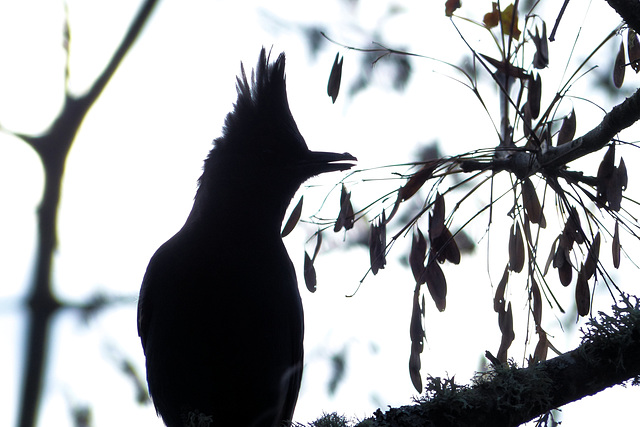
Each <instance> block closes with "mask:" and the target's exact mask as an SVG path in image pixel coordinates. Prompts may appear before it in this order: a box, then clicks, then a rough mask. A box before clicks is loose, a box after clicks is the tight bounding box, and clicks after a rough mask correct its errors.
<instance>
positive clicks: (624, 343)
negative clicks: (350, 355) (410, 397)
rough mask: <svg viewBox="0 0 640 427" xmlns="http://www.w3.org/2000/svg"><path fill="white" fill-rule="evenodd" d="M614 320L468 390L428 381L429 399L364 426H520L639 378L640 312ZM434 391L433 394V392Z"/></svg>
mask: <svg viewBox="0 0 640 427" xmlns="http://www.w3.org/2000/svg"><path fill="white" fill-rule="evenodd" d="M613 310H614V316H608V315H606V314H603V313H600V318H599V319H598V320H597V321H596V320H595V319H592V320H591V321H590V322H589V327H588V330H587V332H586V333H585V335H584V337H583V342H582V344H581V345H580V346H579V347H578V348H576V349H575V350H572V351H570V352H567V353H565V354H563V355H562V356H558V357H556V358H554V359H550V360H547V361H544V362H541V363H539V364H537V365H534V366H531V367H529V368H522V369H517V368H509V367H498V368H497V369H496V370H495V371H491V372H489V373H485V374H484V375H481V376H479V377H478V378H476V380H475V384H474V385H473V386H472V387H462V386H456V385H455V384H454V383H453V381H452V380H445V381H444V382H441V381H440V379H433V378H432V379H430V381H431V390H432V394H433V397H432V398H431V399H429V400H426V401H424V402H420V403H419V404H417V405H412V406H403V407H401V408H393V409H390V410H389V411H387V412H385V413H383V412H382V411H380V410H378V411H377V412H376V413H375V414H374V417H373V418H371V419H367V420H365V421H364V422H363V424H362V425H366V426H375V427H404V426H407V427H409V426H438V427H446V426H457V427H464V426H479V425H491V426H504V427H507V426H518V425H520V424H522V423H525V422H527V421H530V420H532V419H533V418H536V417H537V416H539V415H542V414H545V413H546V412H548V411H550V410H551V409H554V408H558V407H560V406H562V405H565V404H567V403H569V402H573V401H576V400H579V399H581V398H583V397H586V396H589V395H593V394H596V393H598V392H600V391H602V390H604V389H606V388H608V387H611V386H613V385H616V384H620V383H623V382H624V381H627V380H629V379H635V380H636V381H637V380H638V376H640V307H639V305H638V301H637V300H636V301H635V304H633V305H632V304H631V303H630V302H629V300H624V301H623V302H622V303H621V305H620V306H615V307H614V308H613ZM433 390H436V391H433Z"/></svg>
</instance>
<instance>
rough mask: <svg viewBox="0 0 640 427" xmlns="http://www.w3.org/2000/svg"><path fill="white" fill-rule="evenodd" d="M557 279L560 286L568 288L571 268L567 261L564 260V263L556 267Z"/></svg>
mask: <svg viewBox="0 0 640 427" xmlns="http://www.w3.org/2000/svg"><path fill="white" fill-rule="evenodd" d="M558 277H560V283H561V284H562V286H569V284H570V283H571V279H572V278H573V267H572V266H571V263H570V262H569V260H568V259H566V258H565V260H564V263H563V264H562V265H561V266H559V267H558Z"/></svg>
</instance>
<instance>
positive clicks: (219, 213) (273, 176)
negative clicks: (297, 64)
mask: <svg viewBox="0 0 640 427" xmlns="http://www.w3.org/2000/svg"><path fill="white" fill-rule="evenodd" d="M268 61H269V59H268V57H267V55H266V53H265V51H264V49H263V50H262V51H261V54H260V59H259V62H258V66H257V69H256V72H255V73H254V74H252V79H251V83H252V84H251V85H249V82H248V81H247V78H246V75H245V73H244V69H243V70H242V74H241V76H240V77H239V78H238V83H237V87H238V100H237V102H236V104H235V108H234V111H233V112H232V113H230V114H229V115H228V116H227V119H226V121H225V127H224V130H223V136H222V137H221V138H218V139H216V140H215V141H214V148H213V149H212V150H211V152H210V154H209V156H208V157H207V159H206V160H205V166H204V171H203V174H202V177H201V178H200V182H199V188H198V191H197V193H196V197H195V201H194V206H193V208H192V210H191V213H190V215H189V217H188V218H187V221H186V222H185V224H184V226H183V227H182V229H181V230H180V231H179V232H178V233H177V234H176V235H174V236H173V237H172V238H171V239H169V240H168V241H167V242H166V243H164V244H163V245H162V246H161V247H160V248H159V249H158V250H157V251H156V253H155V254H154V255H153V257H152V258H151V261H150V262H149V266H148V267H147V271H146V273H145V276H144V278H143V282H142V287H141V291H140V298H139V302H138V333H139V335H140V337H141V340H142V346H143V349H144V351H145V356H146V365H147V381H148V384H149V391H150V394H151V397H152V399H153V402H154V404H155V407H156V410H157V412H158V413H159V414H160V415H161V416H162V418H163V421H164V422H165V424H166V425H167V426H169V427H182V426H190V425H204V426H207V425H209V426H232V425H233V426H247V427H275V426H278V427H279V426H280V425H281V424H282V423H283V422H287V421H290V420H291V418H292V416H293V410H294V408H295V404H296V401H297V397H298V391H299V388H300V380H301V376H302V364H303V334H304V319H303V311H302V303H301V300H300V294H299V291H298V284H297V280H296V275H295V270H294V267H293V264H292V263H291V260H290V259H289V256H288V254H287V251H286V249H285V247H284V244H283V242H282V239H281V237H280V228H281V225H282V220H283V218H284V214H285V211H286V208H287V206H288V205H289V203H290V201H291V198H292V197H293V195H294V194H295V192H296V191H297V189H298V188H299V186H300V184H302V182H304V181H305V180H306V179H308V178H309V177H311V176H313V175H317V174H319V173H323V172H329V171H336V170H344V169H348V168H350V167H351V166H352V164H351V163H336V162H341V161H345V160H346V161H349V160H355V158H354V157H353V156H351V155H349V154H346V153H345V154H336V153H325V152H312V151H309V149H308V148H307V146H306V143H305V142H304V139H303V138H302V136H301V135H300V133H299V131H298V128H297V126H296V124H295V121H294V120H293V117H292V116H291V112H290V111H289V106H288V102H287V96H286V87H285V77H284V54H281V55H280V56H279V57H278V59H277V60H276V61H275V63H273V64H271V65H270V64H269V63H268ZM209 421H210V422H209Z"/></svg>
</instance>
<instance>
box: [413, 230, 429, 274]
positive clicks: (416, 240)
mask: <svg viewBox="0 0 640 427" xmlns="http://www.w3.org/2000/svg"><path fill="white" fill-rule="evenodd" d="M426 256H427V240H426V239H425V238H424V235H423V234H422V231H420V228H418V227H416V229H415V231H414V233H413V242H412V243H411V252H409V266H410V267H411V272H412V273H413V278H414V279H416V283H417V284H419V285H421V284H423V283H424V280H425V274H424V270H425V267H424V260H425V258H426Z"/></svg>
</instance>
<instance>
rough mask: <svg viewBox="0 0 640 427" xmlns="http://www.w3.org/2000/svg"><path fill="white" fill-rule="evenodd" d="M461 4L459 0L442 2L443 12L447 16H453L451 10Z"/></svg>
mask: <svg viewBox="0 0 640 427" xmlns="http://www.w3.org/2000/svg"><path fill="white" fill-rule="evenodd" d="M460 6H461V4H460V0H447V1H446V2H445V3H444V14H445V15H446V16H448V17H451V16H453V12H454V11H455V10H456V9H459V8H460Z"/></svg>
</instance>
